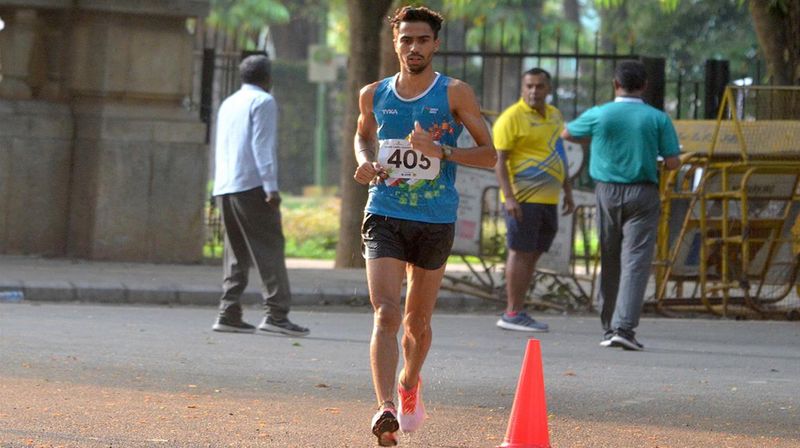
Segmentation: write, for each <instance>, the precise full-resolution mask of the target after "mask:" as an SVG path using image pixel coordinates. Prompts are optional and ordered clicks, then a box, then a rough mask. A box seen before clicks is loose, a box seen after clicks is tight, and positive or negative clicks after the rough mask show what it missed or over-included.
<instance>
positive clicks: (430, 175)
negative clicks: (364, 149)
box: [378, 139, 440, 180]
mask: <svg viewBox="0 0 800 448" xmlns="http://www.w3.org/2000/svg"><path fill="white" fill-rule="evenodd" d="M378 163H380V164H381V166H383V167H384V168H385V169H386V171H387V173H388V174H389V177H390V178H396V179H424V180H431V179H435V178H436V176H438V175H439V164H440V159H439V158H436V157H427V156H425V155H423V154H422V153H421V152H419V151H417V150H415V149H413V148H412V147H411V143H409V141H408V140H405V139H386V140H381V141H380V149H379V150H378Z"/></svg>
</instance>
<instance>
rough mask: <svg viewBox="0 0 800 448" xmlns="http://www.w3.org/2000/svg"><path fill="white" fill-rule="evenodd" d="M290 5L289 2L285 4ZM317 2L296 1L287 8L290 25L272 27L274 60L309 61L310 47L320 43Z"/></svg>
mask: <svg viewBox="0 0 800 448" xmlns="http://www.w3.org/2000/svg"><path fill="white" fill-rule="evenodd" d="M284 3H289V2H284ZM318 3H320V2H319V1H317V0H294V1H292V2H291V3H289V4H288V5H287V6H288V8H289V13H290V14H291V20H290V21H289V23H286V24H282V25H272V26H270V34H271V35H272V42H273V44H274V45H275V54H274V55H270V57H271V58H274V59H282V60H284V61H292V62H305V61H306V60H307V59H308V46H309V45H310V44H313V43H317V42H320V41H321V39H320V37H321V36H320V35H319V28H320V23H319V21H320V20H322V17H321V14H319V11H318V9H319V5H318Z"/></svg>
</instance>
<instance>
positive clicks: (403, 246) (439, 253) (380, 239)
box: [361, 213, 455, 270]
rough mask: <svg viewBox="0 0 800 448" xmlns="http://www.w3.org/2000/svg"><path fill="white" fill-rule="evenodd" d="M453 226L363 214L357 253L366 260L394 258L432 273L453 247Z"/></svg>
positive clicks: (440, 265)
mask: <svg viewBox="0 0 800 448" xmlns="http://www.w3.org/2000/svg"><path fill="white" fill-rule="evenodd" d="M454 237H455V224H453V223H450V224H432V223H427V222H420V221H409V220H406V219H397V218H390V217H388V216H381V215H375V214H372V213H367V214H366V215H365V216H364V223H363V224H362V225H361V240H362V244H361V250H362V254H363V255H364V258H365V259H367V260H371V259H375V258H384V257H389V258H396V259H398V260H403V261H405V262H407V263H411V264H413V265H414V266H417V267H420V268H422V269H428V270H436V269H439V268H440V267H442V265H444V264H445V262H447V257H449V256H450V250H451V249H452V248H453V238H454Z"/></svg>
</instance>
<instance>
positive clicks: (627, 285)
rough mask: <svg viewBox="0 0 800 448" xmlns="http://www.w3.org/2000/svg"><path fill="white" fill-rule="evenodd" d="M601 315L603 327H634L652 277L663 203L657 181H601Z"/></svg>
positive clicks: (598, 193)
mask: <svg viewBox="0 0 800 448" xmlns="http://www.w3.org/2000/svg"><path fill="white" fill-rule="evenodd" d="M595 195H596V196H597V217H598V228H599V229H600V267H601V273H600V303H601V312H600V319H601V323H602V324H603V329H604V330H606V331H608V330H616V329H622V330H627V331H630V332H633V330H634V329H635V328H636V327H637V326H638V325H639V316H640V315H641V313H642V305H643V303H644V294H645V290H646V289H647V281H648V279H649V278H650V270H651V264H652V262H653V252H654V249H655V244H656V234H657V231H658V218H659V215H660V213H661V204H660V198H659V194H658V186H657V185H654V184H612V183H602V182H598V183H597V186H596V188H595Z"/></svg>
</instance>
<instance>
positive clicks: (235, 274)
mask: <svg viewBox="0 0 800 448" xmlns="http://www.w3.org/2000/svg"><path fill="white" fill-rule="evenodd" d="M265 200H266V193H264V190H263V189H261V188H255V189H252V190H247V191H243V192H240V193H232V194H226V195H222V196H219V197H218V198H217V204H218V206H219V209H220V212H221V214H222V222H223V224H224V225H225V247H224V250H223V274H224V278H223V282H222V291H223V293H222V297H221V299H220V306H219V309H220V314H229V315H231V316H232V317H236V316H237V315H238V316H241V312H242V306H241V303H240V298H241V295H242V293H243V292H244V289H245V287H247V281H248V275H249V273H250V266H251V262H252V264H254V265H255V267H256V269H257V270H258V273H259V275H260V276H261V281H262V283H263V299H264V309H265V310H266V311H267V313H268V314H269V315H271V316H272V317H273V318H275V319H278V320H280V319H283V318H285V317H286V315H287V314H288V313H289V305H290V303H291V301H292V294H291V291H290V289H289V276H288V274H287V272H286V258H285V255H284V244H285V240H284V237H283V227H282V226H281V212H280V210H279V209H276V208H273V207H271V206H269V205H267V203H266V202H265Z"/></svg>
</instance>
